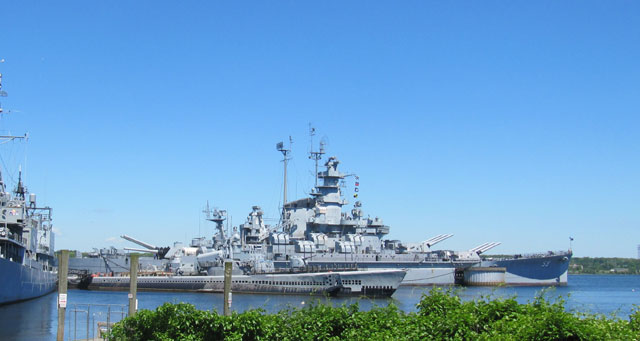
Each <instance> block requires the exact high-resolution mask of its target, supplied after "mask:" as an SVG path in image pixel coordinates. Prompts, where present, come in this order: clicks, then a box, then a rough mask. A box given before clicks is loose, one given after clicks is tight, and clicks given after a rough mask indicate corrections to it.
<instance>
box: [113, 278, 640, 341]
mask: <svg viewBox="0 0 640 341" xmlns="http://www.w3.org/2000/svg"><path fill="white" fill-rule="evenodd" d="M109 339H110V340H398V339H403V340H434V339H435V340H640V307H637V308H636V309H635V311H634V312H633V313H632V314H631V315H630V316H629V319H628V320H624V319H618V318H607V317H605V316H603V315H591V314H572V313H569V312H567V311H566V310H565V308H564V301H563V300H562V299H556V300H549V299H546V298H544V296H539V297H537V298H536V299H535V300H534V301H533V302H531V303H528V304H519V303H518V302H516V300H515V298H508V299H492V298H491V297H482V298H480V299H479V300H477V301H469V302H462V301H461V300H460V298H459V297H457V296H456V295H455V293H454V292H452V291H444V290H442V289H441V288H434V289H432V290H431V291H430V292H429V294H424V295H423V296H422V298H421V300H420V303H418V305H417V312H415V313H405V312H403V311H401V310H399V309H398V308H397V307H396V306H395V305H393V304H390V305H389V306H387V307H375V308H373V309H371V310H369V311H360V308H359V306H358V304H353V305H349V306H346V305H343V306H339V307H332V306H329V305H323V304H319V303H314V304H311V305H310V306H308V307H306V308H302V309H297V308H289V309H285V310H282V311H280V312H278V313H275V314H266V313H265V312H264V311H263V310H260V309H256V310H248V311H245V312H243V313H233V315H232V316H229V317H226V316H222V315H219V314H217V313H216V312H211V311H201V310H197V309H196V308H195V307H194V306H193V305H190V304H185V303H180V304H169V303H166V304H164V305H162V306H160V307H158V308H157V309H156V310H155V311H149V310H142V311H140V312H139V313H137V314H136V315H135V316H133V317H128V318H126V319H124V320H123V321H121V322H119V323H117V324H116V325H115V326H114V328H113V329H112V332H111V335H110V336H109Z"/></svg>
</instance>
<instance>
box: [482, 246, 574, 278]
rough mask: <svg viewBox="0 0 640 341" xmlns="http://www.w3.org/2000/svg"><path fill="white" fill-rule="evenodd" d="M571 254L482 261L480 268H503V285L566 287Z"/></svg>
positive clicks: (550, 254)
mask: <svg viewBox="0 0 640 341" xmlns="http://www.w3.org/2000/svg"><path fill="white" fill-rule="evenodd" d="M571 256H572V254H571V253H570V252H569V253H565V252H563V253H548V254H541V255H535V256H527V257H515V258H509V259H496V260H483V261H482V262H481V265H480V266H483V267H503V268H505V269H506V271H505V283H507V284H509V285H522V286H534V285H545V286H546V285H549V286H558V285H560V286H561V285H567V274H568V272H569V262H570V260H571Z"/></svg>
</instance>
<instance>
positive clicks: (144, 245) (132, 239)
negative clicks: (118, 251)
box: [120, 234, 158, 250]
mask: <svg viewBox="0 0 640 341" xmlns="http://www.w3.org/2000/svg"><path fill="white" fill-rule="evenodd" d="M120 238H123V239H126V240H128V241H130V242H132V243H136V244H138V245H140V246H142V247H146V248H147V249H149V250H157V249H158V248H157V247H156V246H155V245H151V244H149V243H145V242H143V241H140V240H137V239H135V238H133V237H129V236H127V235H126V234H123V235H122V236H120Z"/></svg>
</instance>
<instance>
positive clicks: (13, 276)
mask: <svg viewBox="0 0 640 341" xmlns="http://www.w3.org/2000/svg"><path fill="white" fill-rule="evenodd" d="M0 95H2V96H6V93H5V92H3V91H2V75H1V74H0ZM1 114H2V108H1V107H0V115H1ZM25 137H26V135H25V136H0V141H2V143H5V142H8V141H12V140H16V139H24V138H25ZM6 187H7V186H6V184H5V182H4V181H3V179H2V174H1V173H0V289H1V290H0V304H6V303H12V302H17V301H23V300H27V299H30V298H35V297H39V296H42V295H45V294H48V293H50V292H51V291H53V290H54V289H55V287H56V280H57V278H56V277H57V269H56V267H55V266H54V265H55V258H54V253H53V245H54V237H53V231H52V225H51V208H49V207H38V206H37V205H36V195H35V194H33V193H29V192H28V191H27V188H26V187H25V186H24V185H23V183H22V172H20V173H19V176H18V183H17V185H16V187H15V190H14V191H13V195H12V194H11V193H9V192H7V190H6ZM27 198H28V202H27Z"/></svg>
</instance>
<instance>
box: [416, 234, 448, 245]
mask: <svg viewBox="0 0 640 341" xmlns="http://www.w3.org/2000/svg"><path fill="white" fill-rule="evenodd" d="M451 237H453V235H452V234H440V235H437V236H435V237H433V238H429V239H427V240H425V241H423V242H422V244H423V245H427V247H428V248H431V247H432V246H434V245H436V244H438V243H440V242H441V241H443V240H445V239H449V238H451Z"/></svg>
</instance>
